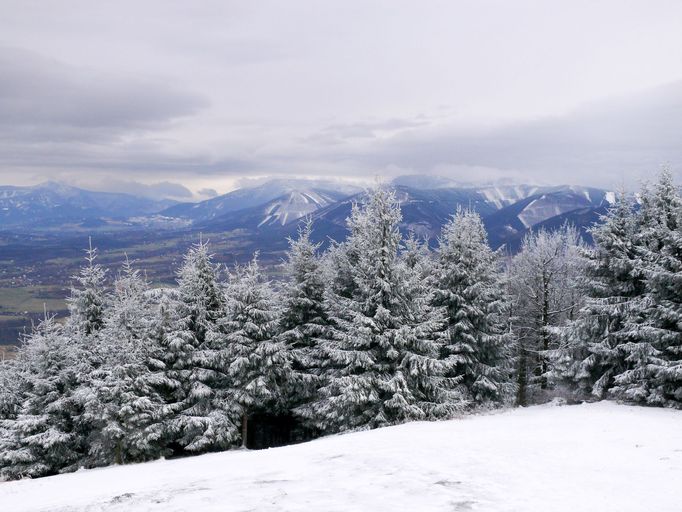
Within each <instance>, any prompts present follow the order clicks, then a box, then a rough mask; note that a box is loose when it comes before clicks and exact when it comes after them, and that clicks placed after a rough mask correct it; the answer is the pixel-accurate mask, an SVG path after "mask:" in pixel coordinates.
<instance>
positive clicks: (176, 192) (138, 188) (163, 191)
mask: <svg viewBox="0 0 682 512" xmlns="http://www.w3.org/2000/svg"><path fill="white" fill-rule="evenodd" d="M73 184H74V185H76V186H82V187H84V188H87V189H89V190H97V191H103V192H120V193H124V194H132V195H134V196H140V197H148V198H150V199H156V200H160V199H169V198H170V199H177V200H185V201H187V200H191V199H192V198H193V194H192V191H191V190H189V189H188V188H187V187H185V186H184V185H181V184H180V183H172V182H170V181H163V182H160V183H152V184H146V183H140V182H137V181H126V180H117V179H107V178H105V179H97V180H88V179H87V178H85V179H84V178H81V179H79V180H77V181H75V182H73Z"/></svg>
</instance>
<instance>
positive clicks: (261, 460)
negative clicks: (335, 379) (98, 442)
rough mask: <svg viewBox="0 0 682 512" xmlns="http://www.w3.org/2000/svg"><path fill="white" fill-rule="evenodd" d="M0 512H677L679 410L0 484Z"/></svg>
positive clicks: (427, 431)
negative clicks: (0, 511)
mask: <svg viewBox="0 0 682 512" xmlns="http://www.w3.org/2000/svg"><path fill="white" fill-rule="evenodd" d="M0 510H2V511H3V512H25V511H50V512H123V511H126V512H128V511H130V512H139V511H163V512H177V511H209V512H212V511H221V512H222V511H242V512H246V511H259V512H260V511H264V512H269V511H391V512H395V511H410V512H422V511H449V512H457V511H469V510H471V511H490V512H497V511H505V512H507V511H509V512H511V511H518V512H534V511H538V512H540V511H542V512H552V511H570V512H588V511H599V512H608V511H614V512H615V511H618V512H629V511H632V512H635V511H637V512H640V511H656V512H679V511H680V510H682V411H674V410H666V409H655V408H643V407H630V406H624V405H618V404H615V403H607V402H602V403H598V404H589V405H580V406H565V407H552V406H537V407H530V408H526V409H516V410H512V411H507V412H503V413H494V414H489V415H482V416H472V417H467V418H464V419H461V420H453V421H448V422H438V423H423V422H420V423H410V424H406V425H401V426H397V427H391V428H385V429H381V430H375V431H371V432H359V433H354V434H347V435H339V436H331V437H327V438H324V439H320V440H317V441H313V442H310V443H305V444H301V445H297V446H288V447H284V448H276V449H270V450H262V451H243V450H237V451H231V452H224V453H216V454H209V455H203V456H199V457H191V458H185V459H176V460H170V461H157V462H151V463H147V464H138V465H131V466H119V467H112V468H102V469H95V470H88V471H80V472H78V473H73V474H68V475H60V476H56V477H49V478H42V479H36V480H23V481H18V482H5V483H1V484H0Z"/></svg>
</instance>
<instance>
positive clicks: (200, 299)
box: [164, 242, 238, 453]
mask: <svg viewBox="0 0 682 512" xmlns="http://www.w3.org/2000/svg"><path fill="white" fill-rule="evenodd" d="M217 273H218V269H217V267H216V265H215V264H214V263H213V262H212V257H211V255H210V254H209V252H208V244H207V243H205V242H199V243H198V244H196V245H194V246H192V247H191V248H190V249H189V251H188V252H187V254H186V255H185V259H184V262H183V265H182V267H181V268H180V270H179V272H178V290H177V300H176V301H175V304H174V307H175V310H176V311H175V313H174V314H175V318H174V319H173V325H172V326H171V329H170V331H169V332H167V333H165V335H164V336H165V346H166V349H167V353H166V357H165V361H164V362H165V365H166V373H165V381H166V382H167V383H173V382H176V383H177V384H178V387H177V389H175V390H173V393H172V395H171V397H170V398H171V400H172V402H171V403H170V408H169V409H170V411H172V414H171V415H170V417H169V419H167V420H166V421H164V437H166V438H167V439H168V441H169V443H170V444H169V446H170V447H171V448H172V449H173V450H175V451H179V452H183V451H188V452H194V453H197V452H205V451H209V450H216V449H224V448H227V447H229V446H231V445H233V444H234V443H235V441H236V439H237V437H238V427H237V426H236V425H235V424H234V421H233V420H234V417H233V414H234V412H233V405H232V404H231V403H230V402H229V401H227V400H226V399H225V396H224V387H225V384H224V381H225V371H224V368H223V367H222V363H221V357H220V355H221V348H222V347H220V346H218V345H217V343H218V340H217V339H216V338H215V337H214V336H212V335H211V333H212V332H214V331H215V330H216V328H217V324H218V322H219V321H220V320H221V319H222V318H223V317H224V316H225V298H224V295H223V292H222V290H221V288H220V284H219V283H218V279H217Z"/></svg>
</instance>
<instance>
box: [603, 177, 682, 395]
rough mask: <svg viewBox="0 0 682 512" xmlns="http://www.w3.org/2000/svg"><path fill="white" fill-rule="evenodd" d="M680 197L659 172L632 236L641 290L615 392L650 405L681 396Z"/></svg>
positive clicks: (633, 309) (624, 349) (681, 206)
mask: <svg viewBox="0 0 682 512" xmlns="http://www.w3.org/2000/svg"><path fill="white" fill-rule="evenodd" d="M681 232H682V198H681V197H680V194H679V191H678V190H677V187H676V186H675V184H674V182H673V177H672V174H671V173H670V172H669V171H663V172H662V173H661V175H660V177H659V181H658V183H657V184H656V188H655V190H654V192H653V193H652V194H649V193H647V191H646V190H645V191H644V193H643V194H642V207H641V209H640V232H639V234H638V237H637V243H638V249H639V254H640V256H641V258H640V259H639V261H638V262H637V263H638V268H639V270H640V271H641V272H642V273H643V274H644V276H645V280H646V292H645V294H644V295H643V296H642V297H640V298H639V300H638V301H636V302H635V307H633V308H632V310H631V313H630V317H629V327H630V332H629V340H628V342H627V343H624V344H623V345H622V346H621V347H620V349H621V350H622V352H623V353H624V355H625V360H626V362H627V363H628V367H627V369H626V370H625V371H623V372H621V373H619V374H618V375H617V376H616V377H615V383H616V385H615V386H614V388H613V390H612V392H613V394H614V395H615V396H617V397H620V398H624V399H626V400H631V401H635V402H643V403H647V404H651V405H669V406H678V407H679V406H680V402H681V401H682V372H681V371H680V365H681V362H680V361H681V359H682V332H681V331H682V330H681V329H680V327H679V325H680V318H682V299H681V298H680V297H681V295H680V294H681V293H682V281H680V277H679V276H680V272H681V271H682V237H681V235H680V233H681Z"/></svg>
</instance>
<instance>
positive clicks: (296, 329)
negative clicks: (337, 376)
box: [278, 219, 329, 407]
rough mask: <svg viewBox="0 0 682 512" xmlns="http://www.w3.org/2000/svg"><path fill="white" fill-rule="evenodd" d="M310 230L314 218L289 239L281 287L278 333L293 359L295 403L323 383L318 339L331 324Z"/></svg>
mask: <svg viewBox="0 0 682 512" xmlns="http://www.w3.org/2000/svg"><path fill="white" fill-rule="evenodd" d="M311 230H312V221H311V220H310V219H307V220H306V222H305V224H304V225H303V226H302V227H301V228H299V231H298V238H297V239H296V240H293V239H289V252H288V253H287V262H286V265H285V270H286V277H287V279H286V281H285V283H284V285H283V288H282V290H281V291H280V296H281V298H282V302H283V307H282V311H281V315H280V321H279V323H280V326H279V329H280V334H279V336H278V337H279V339H280V340H281V341H283V342H284V344H285V347H286V349H287V350H288V352H289V356H290V359H291V365H292V368H291V370H292V371H291V374H290V376H291V382H290V383H289V385H288V388H289V390H288V394H289V397H290V398H289V402H290V405H291V406H292V407H295V406H297V405H300V404H301V403H304V402H306V401H308V400H310V399H311V398H312V397H313V396H314V395H315V393H316V391H317V389H318V388H319V386H320V380H321V366H322V364H323V361H322V358H321V354H320V350H319V347H318V342H319V340H320V338H323V337H325V334H326V331H327V330H328V325H329V315H328V312H327V306H326V303H325V300H324V295H325V282H324V275H323V273H322V269H321V263H320V261H319V259H318V257H317V251H318V249H319V246H320V244H314V243H313V242H311V240H310V235H311Z"/></svg>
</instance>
